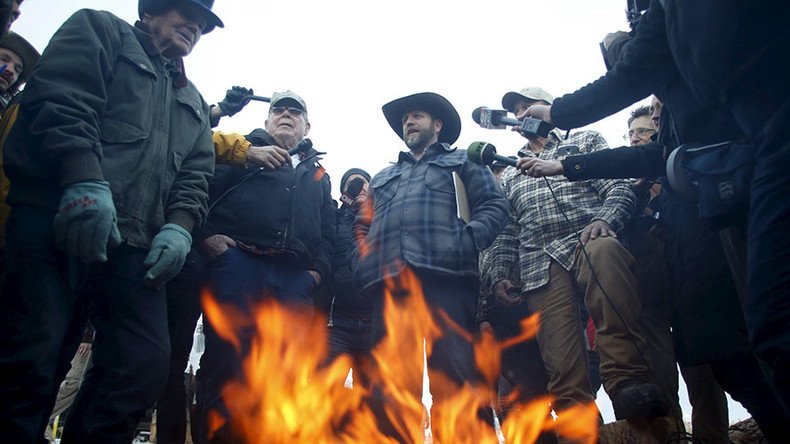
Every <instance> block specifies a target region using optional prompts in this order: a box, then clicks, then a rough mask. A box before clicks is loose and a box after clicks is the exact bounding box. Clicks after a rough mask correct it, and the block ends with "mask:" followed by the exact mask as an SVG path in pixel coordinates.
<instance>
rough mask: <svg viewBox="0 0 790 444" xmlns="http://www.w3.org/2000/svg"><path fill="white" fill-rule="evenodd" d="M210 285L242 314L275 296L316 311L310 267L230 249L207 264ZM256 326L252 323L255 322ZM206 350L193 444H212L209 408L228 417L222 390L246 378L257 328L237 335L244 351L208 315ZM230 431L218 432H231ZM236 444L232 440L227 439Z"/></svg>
mask: <svg viewBox="0 0 790 444" xmlns="http://www.w3.org/2000/svg"><path fill="white" fill-rule="evenodd" d="M208 279H209V288H210V289H211V291H212V294H213V297H214V298H215V299H216V300H217V302H218V303H220V304H231V305H233V306H234V307H235V308H237V309H238V310H239V313H242V314H247V315H249V316H250V319H252V316H253V313H254V308H255V307H256V306H257V305H258V304H260V303H261V302H263V301H265V300H268V299H270V298H273V299H274V300H276V301H277V302H279V303H280V304H282V305H284V306H286V307H288V308H291V309H296V310H299V311H301V312H303V313H306V314H308V315H312V312H313V298H312V295H313V292H314V291H315V288H316V282H315V280H314V279H313V277H312V276H311V275H310V273H308V271H307V270H304V269H299V268H294V267H292V266H287V265H281V264H278V263H277V262H276V261H274V260H272V259H271V258H268V257H266V256H261V255H254V254H250V253H247V252H245V251H242V250H239V249H236V248H230V249H228V250H227V251H225V252H224V253H222V254H221V255H220V256H218V257H217V258H215V259H214V260H213V261H212V262H210V263H209V264H208ZM252 325H254V323H253V324H252ZM307 328H309V326H308V325H291V326H290V328H289V330H290V331H291V334H292V335H293V336H294V337H295V338H298V337H299V336H301V335H304V334H305V333H306V331H307ZM203 331H204V334H205V335H206V351H205V353H203V356H202V357H201V359H200V370H199V371H198V389H197V396H198V401H197V402H198V410H199V416H200V422H199V424H198V433H197V435H198V436H197V437H195V442H197V443H206V442H208V428H207V426H208V423H207V420H206V419H207V417H208V414H209V411H211V410H214V411H216V412H217V413H219V414H220V415H222V416H224V417H225V418H227V417H228V410H227V408H226V405H225V400H223V399H222V396H221V395H222V388H223V387H224V385H225V384H226V383H228V382H229V381H231V380H240V378H242V377H243V372H242V362H243V360H244V358H246V357H247V356H248V354H249V351H250V345H251V342H252V340H253V337H254V334H255V332H254V331H244V332H242V333H241V337H240V338H239V341H240V344H241V353H238V352H237V351H236V350H235V349H234V348H233V346H232V345H231V344H229V343H227V342H225V341H224V340H223V339H222V338H220V336H219V335H218V334H217V331H216V330H215V328H214V326H212V324H211V319H210V318H204V322H203ZM229 432H230V431H229V430H220V431H218V432H217V433H219V434H220V436H221V435H222V434H223V433H229ZM228 440H229V441H228V442H232V438H228Z"/></svg>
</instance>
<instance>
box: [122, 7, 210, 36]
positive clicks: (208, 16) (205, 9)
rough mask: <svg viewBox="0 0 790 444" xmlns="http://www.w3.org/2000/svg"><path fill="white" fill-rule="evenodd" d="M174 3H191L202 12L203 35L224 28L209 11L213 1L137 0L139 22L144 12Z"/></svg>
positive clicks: (153, 10)
mask: <svg viewBox="0 0 790 444" xmlns="http://www.w3.org/2000/svg"><path fill="white" fill-rule="evenodd" d="M176 2H188V3H192V4H193V5H196V6H198V7H200V9H202V10H203V12H204V13H205V14H206V18H207V20H206V29H204V30H203V34H208V33H209V32H211V31H213V30H214V28H215V27H219V28H224V27H225V24H224V23H222V20H220V18H219V17H217V14H214V12H212V11H211V8H212V7H213V6H214V0H139V2H138V3H137V12H138V13H139V14H140V20H142V19H143V12H144V11H150V12H155V11H160V10H162V9H163V8H164V7H166V6H169V5H170V4H172V3H176Z"/></svg>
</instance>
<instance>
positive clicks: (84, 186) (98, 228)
mask: <svg viewBox="0 0 790 444" xmlns="http://www.w3.org/2000/svg"><path fill="white" fill-rule="evenodd" d="M52 231H53V234H54V235H55V245H56V246H57V247H58V248H59V249H61V250H63V251H65V252H66V253H67V254H69V255H71V256H76V257H78V258H80V259H82V260H83V261H84V262H87V263H91V262H107V247H108V246H109V247H115V246H117V245H119V244H120V243H121V233H120V231H118V216H117V213H116V212H115V204H114V203H113V201H112V192H111V191H110V184H109V183H108V182H105V181H86V182H77V183H75V184H71V185H69V186H67V187H66V188H64V189H63V195H62V196H61V198H60V205H59V207H58V212H57V214H55V219H54V220H53V222H52Z"/></svg>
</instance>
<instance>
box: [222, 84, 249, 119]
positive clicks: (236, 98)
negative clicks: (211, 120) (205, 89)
mask: <svg viewBox="0 0 790 444" xmlns="http://www.w3.org/2000/svg"><path fill="white" fill-rule="evenodd" d="M253 94H254V93H253V92H252V90H251V89H247V88H244V87H242V86H234V87H233V88H231V89H229V90H228V92H227V93H225V98H224V99H222V101H221V102H219V103H218V104H217V106H219V107H220V108H221V109H222V113H223V114H224V115H226V116H232V115H234V114H236V113H237V112H239V111H241V110H242V109H244V107H245V106H247V104H248V103H250V97H252V95H253Z"/></svg>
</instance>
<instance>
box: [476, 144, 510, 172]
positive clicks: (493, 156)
mask: <svg viewBox="0 0 790 444" xmlns="http://www.w3.org/2000/svg"><path fill="white" fill-rule="evenodd" d="M466 157H467V158H469V160H470V161H471V162H472V163H476V164H479V165H491V164H492V163H494V161H497V162H500V163H504V164H505V165H510V166H512V167H514V166H516V159H513V158H510V157H505V156H500V155H499V154H497V153H496V147H495V146H494V145H491V144H490V143H488V142H472V144H471V145H469V148H467V150H466Z"/></svg>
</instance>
